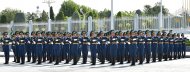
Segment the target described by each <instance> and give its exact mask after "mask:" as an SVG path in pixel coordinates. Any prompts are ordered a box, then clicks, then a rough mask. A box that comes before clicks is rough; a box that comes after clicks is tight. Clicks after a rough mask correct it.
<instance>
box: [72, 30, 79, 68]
mask: <svg viewBox="0 0 190 72" xmlns="http://www.w3.org/2000/svg"><path fill="white" fill-rule="evenodd" d="M72 34H73V35H76V34H77V33H76V32H73V33H72ZM79 42H80V40H79V37H77V36H72V37H71V57H72V59H73V65H76V64H77V62H78V61H79V57H80V55H79V51H80V50H79Z"/></svg>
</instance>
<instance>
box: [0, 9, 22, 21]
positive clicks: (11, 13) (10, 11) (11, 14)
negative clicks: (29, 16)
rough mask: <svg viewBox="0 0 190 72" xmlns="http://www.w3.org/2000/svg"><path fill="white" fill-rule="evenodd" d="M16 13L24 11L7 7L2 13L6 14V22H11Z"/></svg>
mask: <svg viewBox="0 0 190 72" xmlns="http://www.w3.org/2000/svg"><path fill="white" fill-rule="evenodd" d="M16 13H22V12H21V10H16V9H10V8H6V9H5V10H2V11H1V15H5V16H6V23H9V22H11V21H13V20H14V18H15V15H16Z"/></svg>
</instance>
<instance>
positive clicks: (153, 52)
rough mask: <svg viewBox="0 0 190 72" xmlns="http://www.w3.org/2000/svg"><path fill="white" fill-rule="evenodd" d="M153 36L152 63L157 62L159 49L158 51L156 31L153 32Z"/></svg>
mask: <svg viewBox="0 0 190 72" xmlns="http://www.w3.org/2000/svg"><path fill="white" fill-rule="evenodd" d="M151 35H152V44H151V48H152V49H151V51H152V62H156V56H157V49H158V37H156V36H155V33H154V31H152V33H151Z"/></svg>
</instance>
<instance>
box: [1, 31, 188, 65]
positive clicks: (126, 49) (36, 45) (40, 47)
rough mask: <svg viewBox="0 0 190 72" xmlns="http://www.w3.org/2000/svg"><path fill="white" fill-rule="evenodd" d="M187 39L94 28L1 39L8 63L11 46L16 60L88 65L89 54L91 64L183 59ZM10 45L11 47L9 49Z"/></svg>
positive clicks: (175, 36) (18, 61)
mask: <svg viewBox="0 0 190 72" xmlns="http://www.w3.org/2000/svg"><path fill="white" fill-rule="evenodd" d="M187 40H188V39H187V38H186V37H185V36H184V34H183V33H182V34H180V33H172V31H169V33H167V32H165V31H158V32H157V33H156V32H155V31H149V30H146V31H141V30H139V31H133V30H131V31H126V32H122V31H118V32H116V31H114V30H111V31H109V32H103V31H100V32H98V33H96V32H94V31H91V32H90V34H89V36H88V35H87V32H86V31H82V32H81V34H79V33H77V32H76V31H73V32H72V33H69V32H65V33H61V32H44V31H43V32H40V31H37V32H32V33H31V35H30V36H29V33H28V32H26V33H24V32H22V31H16V32H15V33H14V34H13V35H11V37H9V36H8V33H7V32H4V33H3V37H2V38H1V40H0V44H1V45H2V48H3V52H4V55H5V63H4V64H8V63H9V53H10V49H12V51H13V54H14V61H13V62H15V63H20V64H25V57H26V58H27V62H32V63H36V62H37V64H42V63H46V62H47V61H48V63H50V64H51V63H53V62H54V63H55V64H54V65H58V64H60V63H61V62H62V61H65V63H64V64H69V62H71V61H73V63H72V65H77V64H78V62H79V60H80V58H82V64H87V62H88V61H87V59H88V56H89V58H90V60H91V64H92V65H96V64H97V61H99V62H100V64H104V63H105V62H108V63H111V65H115V64H116V63H117V62H118V63H119V64H125V62H126V63H131V66H134V65H135V64H136V63H137V62H138V63H139V64H143V63H144V62H146V63H150V61H151V60H152V62H156V61H157V60H158V61H160V62H161V61H163V60H164V61H167V60H172V59H180V58H184V57H185V56H186V45H185V42H186V41H187ZM10 47H11V48H10Z"/></svg>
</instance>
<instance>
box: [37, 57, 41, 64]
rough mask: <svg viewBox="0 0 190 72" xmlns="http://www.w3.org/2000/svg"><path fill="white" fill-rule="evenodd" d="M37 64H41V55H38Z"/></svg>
mask: <svg viewBox="0 0 190 72" xmlns="http://www.w3.org/2000/svg"><path fill="white" fill-rule="evenodd" d="M37 64H38V65H41V64H42V57H38V63H37Z"/></svg>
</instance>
